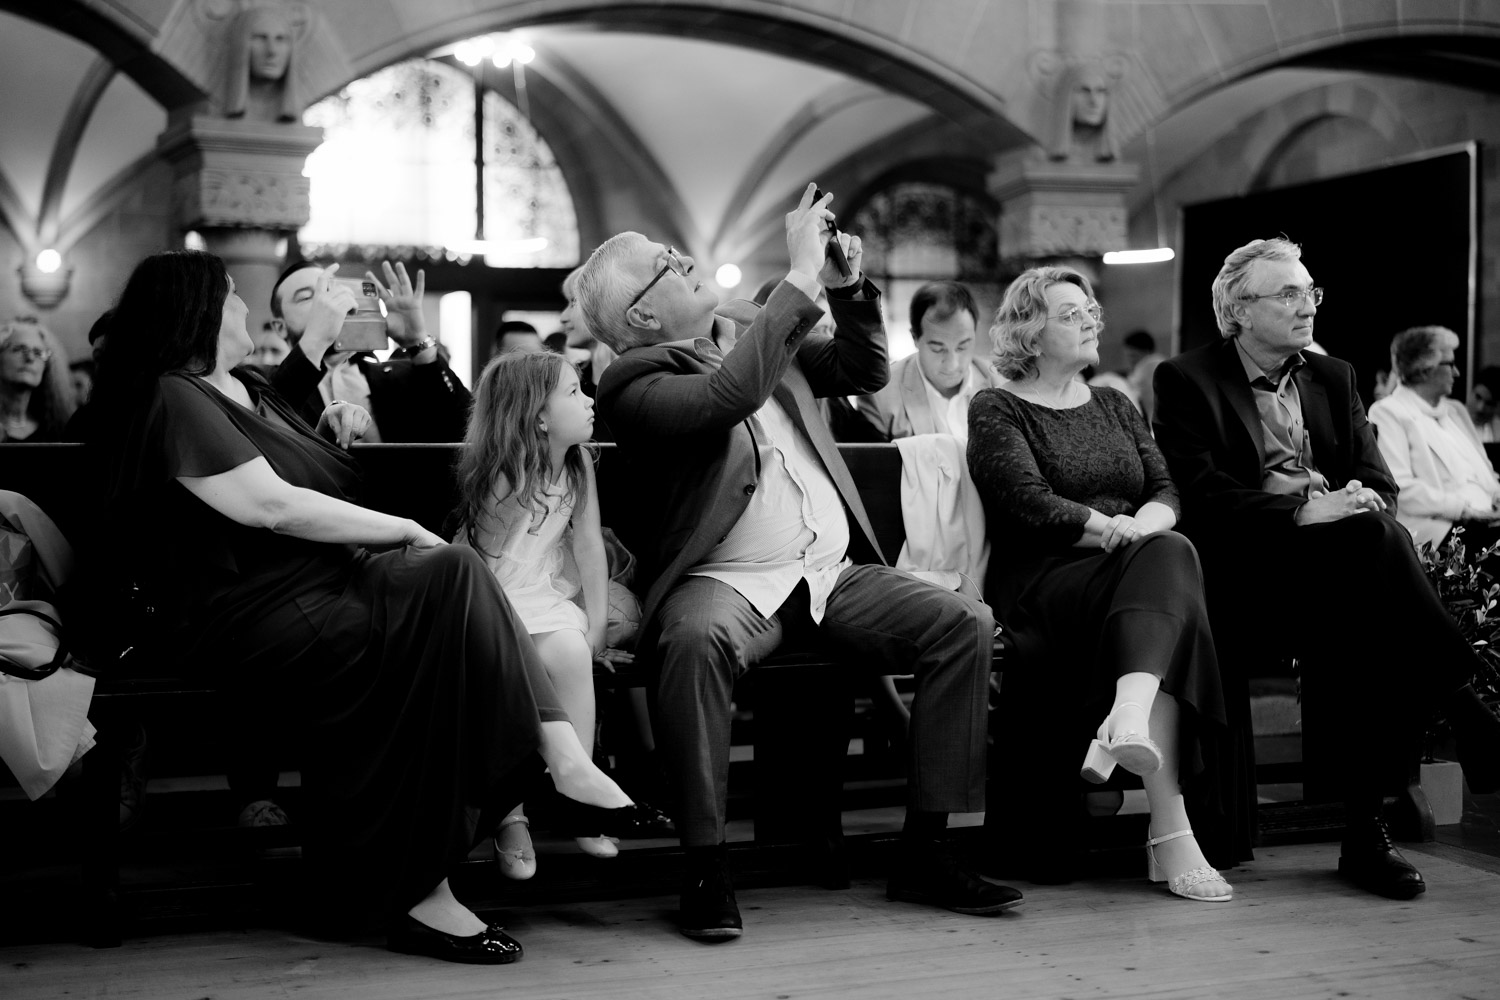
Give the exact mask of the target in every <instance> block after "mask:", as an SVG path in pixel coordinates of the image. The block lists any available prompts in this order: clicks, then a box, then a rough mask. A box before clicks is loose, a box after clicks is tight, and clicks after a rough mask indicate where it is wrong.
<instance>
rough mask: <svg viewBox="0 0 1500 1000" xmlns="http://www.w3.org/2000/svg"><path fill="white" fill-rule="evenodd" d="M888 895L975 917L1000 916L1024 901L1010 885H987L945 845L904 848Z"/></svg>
mask: <svg viewBox="0 0 1500 1000" xmlns="http://www.w3.org/2000/svg"><path fill="white" fill-rule="evenodd" d="M885 895H886V898H887V899H893V900H899V901H901V902H906V903H925V904H927V905H928V906H941V907H942V908H943V909H945V910H952V911H953V912H954V913H967V914H972V915H975V916H988V915H990V914H994V913H1000V912H1002V911H1004V910H1009V909H1010V908H1012V907H1015V906H1020V905H1021V902H1022V897H1021V893H1019V892H1018V891H1016V890H1015V889H1012V888H1011V887H1010V886H1008V885H996V884H995V883H994V882H986V881H985V880H984V879H982V878H980V877H979V876H978V875H975V874H974V873H973V872H972V871H970V870H969V869H968V868H967V867H966V866H965V865H964V864H963V863H962V862H960V861H959V860H958V859H957V858H956V857H955V856H954V854H953V851H952V849H951V848H950V847H949V846H948V845H946V844H942V843H933V844H923V845H921V846H915V845H913V846H907V847H904V848H903V849H902V851H901V858H900V860H899V861H897V863H896V870H895V871H894V872H893V873H892V874H891V881H890V883H889V885H888V886H887V887H886V893H885Z"/></svg>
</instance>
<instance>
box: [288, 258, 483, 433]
mask: <svg viewBox="0 0 1500 1000" xmlns="http://www.w3.org/2000/svg"><path fill="white" fill-rule="evenodd" d="M381 270H382V272H383V273H384V275H385V281H384V282H381V281H379V280H378V279H377V278H376V277H375V275H374V273H373V272H367V273H366V274H365V279H366V280H367V281H372V282H374V283H375V285H376V286H377V290H378V293H379V295H380V299H381V301H382V302H384V303H385V306H386V312H387V315H386V323H387V324H388V331H387V332H388V334H389V336H390V339H391V340H392V341H394V342H395V343H396V344H397V345H398V347H397V349H396V350H395V351H393V352H391V356H390V357H389V358H388V359H386V360H385V361H380V360H377V359H376V357H375V355H373V354H368V353H360V354H349V353H347V352H334V351H333V350H332V348H333V345H334V342H335V341H337V340H338V336H339V331H340V330H342V329H343V326H344V319H345V317H346V316H348V314H349V313H350V311H352V310H353V309H354V307H355V300H354V295H353V294H352V293H351V292H350V291H349V290H348V289H347V288H346V287H344V286H343V285H341V284H337V283H335V282H334V280H333V278H334V276H335V275H336V274H337V273H338V265H337V264H335V265H333V266H331V267H327V268H323V267H319V266H318V265H316V264H312V263H308V262H307V261H299V262H297V263H295V264H292V265H291V266H289V267H288V268H287V269H286V270H285V271H283V272H281V277H279V278H278V279H277V280H276V284H275V285H274V286H273V287H272V288H271V314H272V315H273V316H275V317H276V318H278V319H281V320H283V321H284V322H285V323H286V333H287V338H288V339H289V340H290V341H291V342H292V351H291V353H290V354H288V355H287V357H286V360H284V361H282V363H281V364H280V365H278V366H277V368H276V373H275V375H274V376H272V382H273V384H274V385H275V386H276V389H277V391H278V392H280V393H281V395H282V396H284V397H286V399H287V400H288V401H289V402H291V403H292V405H293V406H295V407H296V408H297V412H298V414H299V415H300V416H301V417H302V419H303V420H306V421H307V422H308V423H310V424H316V423H317V421H318V418H319V415H320V414H322V412H323V410H324V409H325V408H326V407H327V406H328V404H329V403H331V402H333V401H334V400H342V401H344V402H348V403H353V404H355V405H357V406H360V407H362V408H364V409H365V410H367V411H368V412H369V414H370V416H371V418H372V419H373V421H374V423H373V424H372V425H371V430H370V433H369V434H367V435H366V436H365V440H366V441H396V442H416V441H461V440H463V436H464V425H465V423H466V422H467V421H468V419H469V390H468V389H466V388H464V384H463V383H462V382H461V381H459V379H458V376H457V375H455V374H454V373H453V371H452V370H451V369H450V368H449V367H448V361H447V358H445V357H444V356H443V353H442V351H441V349H440V348H439V345H438V343H437V341H436V340H435V339H434V338H432V337H431V336H429V335H428V334H427V325H426V320H425V319H424V317H423V315H422V299H423V294H424V291H425V288H426V275H425V274H424V273H423V272H422V271H418V272H417V280H416V282H415V284H414V283H413V282H412V281H411V279H410V278H409V277H408V275H407V273H406V267H405V265H403V264H400V263H397V264H396V265H395V266H394V267H392V266H391V264H390V263H383V264H382V265H381Z"/></svg>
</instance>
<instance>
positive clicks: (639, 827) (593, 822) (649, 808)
mask: <svg viewBox="0 0 1500 1000" xmlns="http://www.w3.org/2000/svg"><path fill="white" fill-rule="evenodd" d="M556 817H557V823H558V826H559V828H560V829H561V830H562V832H564V833H566V834H568V835H569V836H572V837H597V836H600V835H601V834H602V835H604V836H607V837H622V838H624V839H626V840H643V839H646V838H649V837H660V836H663V835H664V834H663V831H667V832H668V833H670V832H671V830H672V821H671V819H669V818H668V817H667V814H666V813H664V812H662V811H661V810H660V809H658V808H656V807H655V806H653V805H648V804H647V803H645V802H632V803H631V804H630V805H628V806H621V807H620V808H618V809H605V808H604V807H603V806H591V805H588V804H587V803H584V802H579V801H578V800H577V799H570V798H568V797H567V796H566V795H559V796H558V797H557V808H556Z"/></svg>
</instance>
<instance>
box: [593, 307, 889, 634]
mask: <svg viewBox="0 0 1500 1000" xmlns="http://www.w3.org/2000/svg"><path fill="white" fill-rule="evenodd" d="M860 293H861V294H862V295H863V296H864V297H863V298H860V299H851V298H848V297H844V296H841V295H840V294H838V292H837V291H832V292H830V294H829V296H828V299H829V303H828V304H829V309H830V310H831V311H832V313H833V318H834V324H835V328H834V332H833V334H832V336H829V335H827V334H819V335H817V336H808V332H809V331H810V330H811V329H812V328H813V325H814V324H816V323H817V321H818V319H819V317H820V316H821V315H822V311H821V310H820V309H819V308H818V306H817V305H815V304H814V303H813V301H812V300H811V299H809V298H808V297H807V296H806V295H804V294H802V292H801V291H799V290H798V289H797V288H796V287H795V286H794V285H792V284H790V283H788V282H785V281H783V282H782V283H781V284H780V285H778V286H777V287H776V290H775V291H773V292H772V293H771V297H770V298H769V299H768V300H767V301H766V304H765V306H764V307H759V306H756V305H755V304H754V303H753V302H748V301H744V300H737V301H734V302H729V303H726V304H725V305H724V306H721V307H720V309H719V310H718V314H717V317H716V319H715V322H716V323H734V324H735V326H736V327H737V328H738V329H739V337H738V339H737V341H736V343H735V347H734V349H733V350H732V351H730V352H729V354H728V356H721V355H719V352H718V348H717V347H715V346H714V344H713V342H712V341H711V340H709V339H708V338H706V337H700V338H698V339H696V340H684V341H676V342H671V343H664V344H652V345H649V346H643V347H634V348H631V349H630V350H628V351H626V352H625V353H623V354H621V355H620V356H619V358H617V359H616V360H615V361H614V363H612V364H611V365H610V366H609V368H608V369H606V370H605V372H604V377H603V378H602V379H601V380H600V382H599V394H598V396H597V401H598V405H599V410H600V412H601V414H602V415H603V417H604V419H605V420H606V421H607V422H608V423H609V425H610V428H611V429H612V430H613V431H614V433H615V438H616V441H617V443H618V444H619V446H620V448H621V450H622V451H623V452H624V453H625V455H626V456H627V457H628V458H629V459H630V461H631V463H632V466H633V467H634V470H635V472H636V475H635V476H634V477H633V479H632V481H633V482H635V483H637V484H639V492H638V493H637V495H636V496H635V497H634V498H633V499H634V500H635V501H636V502H637V505H638V509H639V514H640V518H641V521H642V532H641V534H640V535H639V536H638V537H637V538H636V539H634V542H635V545H636V547H637V550H638V551H637V553H636V554H637V555H638V556H640V557H641V563H642V565H641V568H642V570H643V571H644V572H643V573H642V575H641V576H640V577H638V579H640V580H643V581H647V582H646V583H645V586H646V593H645V600H644V601H643V602H642V620H643V621H644V622H646V623H647V624H648V627H649V624H650V623H651V621H652V619H653V617H654V616H655V614H656V609H657V608H658V607H660V605H661V602H662V599H663V598H664V597H665V596H666V595H667V593H668V592H669V591H670V590H671V589H672V587H673V585H675V584H676V583H677V581H678V580H680V579H681V578H682V576H683V574H684V573H685V572H686V571H687V570H689V569H691V568H692V567H693V566H696V565H698V564H699V563H701V562H702V561H703V558H704V556H705V555H707V554H708V552H709V551H710V550H712V549H713V548H714V546H716V545H718V544H719V542H721V541H722V540H723V539H724V538H725V536H727V535H728V534H729V530H730V529H731V528H732V527H734V525H735V522H737V521H738V520H739V519H740V515H742V514H743V513H744V512H745V508H746V507H748V506H749V505H750V495H751V494H752V493H754V492H755V487H756V484H757V482H758V481H759V478H760V451H759V447H758V443H757V441H756V438H755V435H754V433H753V432H752V430H751V428H750V424H749V423H748V418H749V417H751V416H752V415H754V413H755V412H756V411H757V410H758V409H760V407H761V406H762V405H764V403H765V402H766V400H767V399H768V398H770V397H771V395H772V394H773V392H774V393H776V395H777V397H778V399H780V400H781V401H782V402H783V405H784V406H786V409H787V412H788V414H789V416H790V417H791V419H792V422H793V423H794V424H795V425H796V426H797V428H798V429H799V430H800V431H801V432H802V433H803V434H806V435H807V437H808V439H809V441H810V442H811V443H812V445H813V448H814V450H815V451H816V452H817V454H818V456H819V457H820V458H821V459H822V460H823V464H824V466H825V468H826V469H827V470H828V474H829V476H830V477H831V478H832V480H833V483H834V485H835V486H836V487H837V488H838V491H839V495H840V497H841V499H842V500H843V503H844V508H845V510H846V512H847V514H848V516H849V518H850V532H849V534H850V543H849V545H850V551H849V555H850V557H851V558H853V559H855V560H856V561H861V562H877V563H884V562H885V559H884V557H883V556H882V555H881V552H880V546H879V544H878V543H877V542H876V541H875V531H874V529H873V528H872V527H871V526H870V519H869V517H868V515H866V513H865V509H864V505H863V504H862V503H861V502H860V498H859V491H858V490H857V489H856V488H855V486H854V481H853V479H852V478H851V477H850V475H849V470H848V468H847V467H845V465H844V462H843V459H842V458H840V457H839V452H838V446H837V445H836V444H835V443H834V440H833V435H832V434H830V433H829V430H828V427H827V425H826V424H825V423H824V422H823V420H822V418H821V417H820V415H819V412H818V407H817V402H816V397H818V396H843V395H850V394H853V393H866V392H873V391H874V390H876V389H878V388H880V386H881V385H882V384H884V382H885V378H886V373H887V365H886V350H885V326H884V324H883V323H882V321H881V316H880V293H879V291H878V290H877V289H876V288H875V286H874V285H873V284H871V283H870V282H869V281H865V282H864V283H863V285H862V286H861V287H860ZM721 357H722V362H721V361H720V358H721Z"/></svg>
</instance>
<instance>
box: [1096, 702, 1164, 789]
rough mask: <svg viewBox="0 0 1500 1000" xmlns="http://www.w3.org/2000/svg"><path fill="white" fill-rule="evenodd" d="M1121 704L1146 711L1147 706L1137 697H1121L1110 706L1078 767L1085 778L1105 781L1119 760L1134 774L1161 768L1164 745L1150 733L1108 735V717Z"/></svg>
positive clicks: (1110, 716) (1151, 772)
mask: <svg viewBox="0 0 1500 1000" xmlns="http://www.w3.org/2000/svg"><path fill="white" fill-rule="evenodd" d="M1122 708H1139V709H1140V710H1141V711H1142V712H1145V711H1146V708H1145V706H1143V705H1142V704H1141V703H1140V702H1137V701H1122V702H1120V703H1119V704H1118V705H1116V706H1115V707H1114V708H1112V709H1110V710H1109V714H1108V715H1106V716H1105V717H1104V724H1103V725H1101V726H1100V727H1099V737H1098V739H1096V740H1094V741H1093V742H1092V743H1090V744H1089V752H1088V755H1087V756H1086V757H1084V758H1083V767H1082V768H1080V769H1079V773H1080V774H1081V775H1083V778H1084V780H1085V781H1092V782H1093V783H1094V784H1096V785H1102V784H1104V782H1106V781H1108V780H1109V776H1110V775H1111V774H1113V773H1114V770H1115V765H1116V764H1119V765H1120V766H1121V767H1123V768H1125V770H1127V771H1129V772H1130V773H1131V774H1154V773H1155V772H1157V771H1159V770H1161V765H1162V756H1161V749H1160V748H1159V747H1158V746H1157V745H1156V744H1155V743H1154V742H1152V741H1151V738H1150V737H1147V736H1142V735H1141V734H1140V733H1137V732H1134V731H1130V732H1124V733H1116V734H1115V735H1114V736H1110V735H1109V720H1110V719H1112V718H1114V715H1115V713H1116V712H1117V711H1119V710H1120V709H1122Z"/></svg>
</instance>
